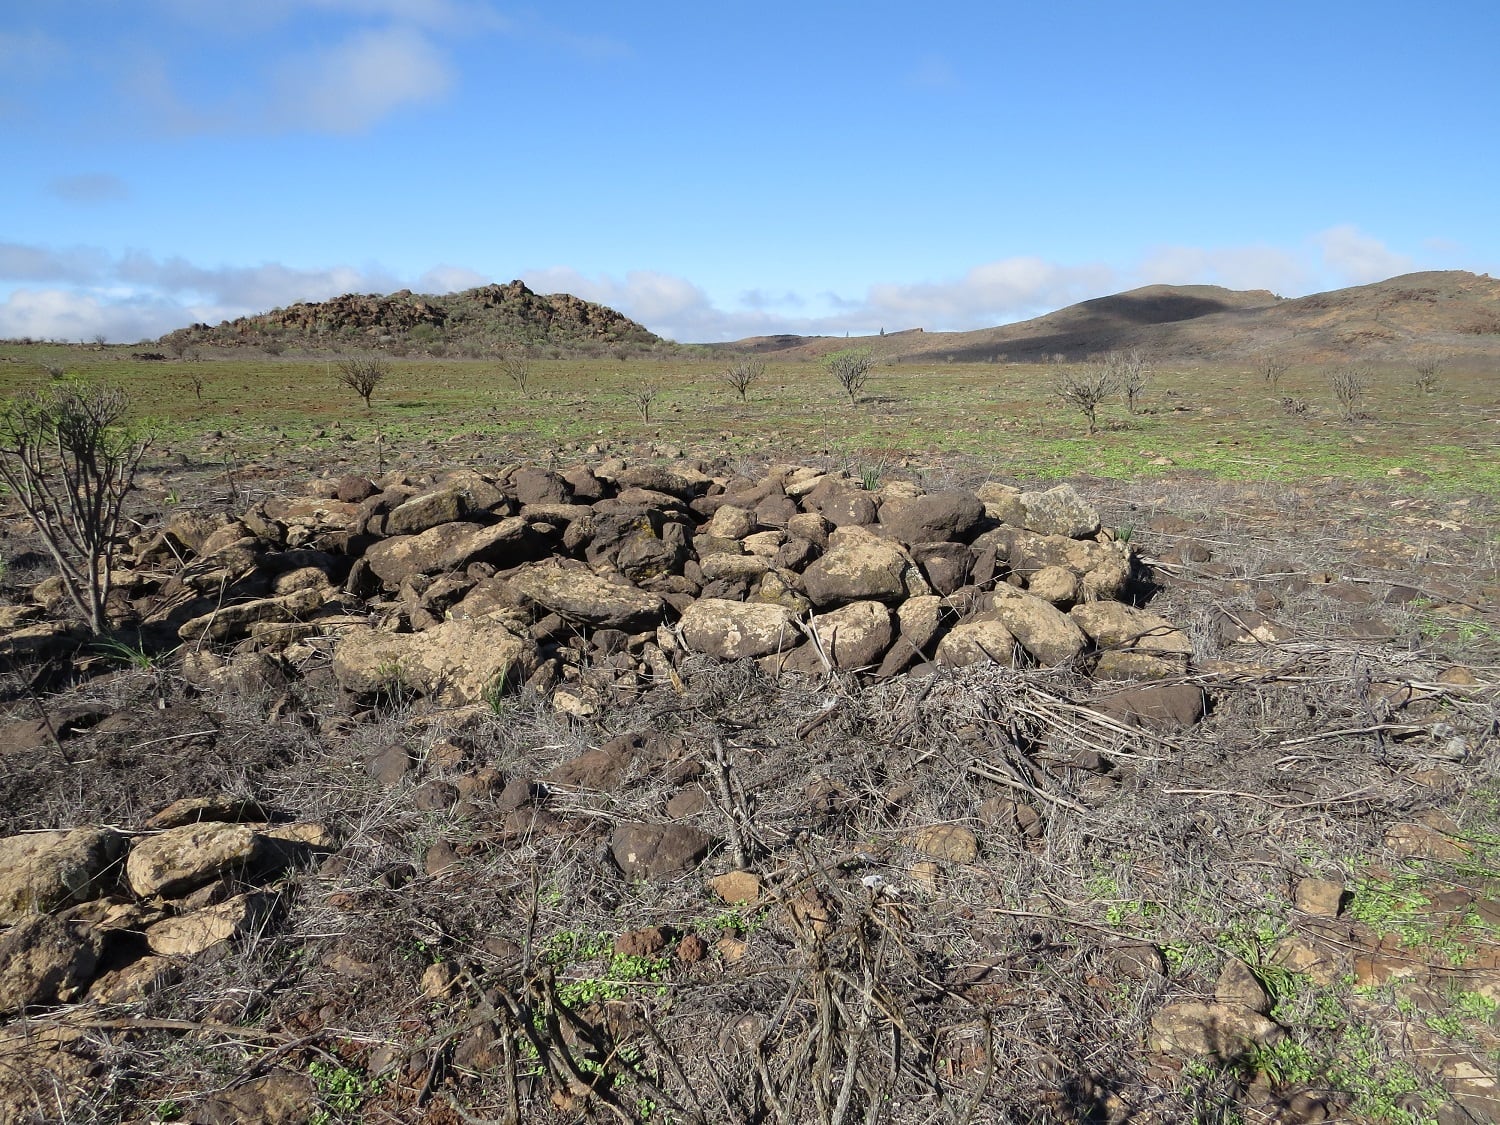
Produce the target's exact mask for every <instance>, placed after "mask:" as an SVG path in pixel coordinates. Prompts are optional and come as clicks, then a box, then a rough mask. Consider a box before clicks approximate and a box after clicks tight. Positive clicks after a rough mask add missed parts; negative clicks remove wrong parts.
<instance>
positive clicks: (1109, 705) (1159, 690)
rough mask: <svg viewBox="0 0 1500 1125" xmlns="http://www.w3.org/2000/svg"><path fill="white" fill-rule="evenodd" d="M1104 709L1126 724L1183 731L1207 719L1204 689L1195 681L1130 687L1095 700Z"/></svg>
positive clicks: (1112, 716)
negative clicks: (1193, 683) (1191, 682)
mask: <svg viewBox="0 0 1500 1125" xmlns="http://www.w3.org/2000/svg"><path fill="white" fill-rule="evenodd" d="M1093 707H1094V710H1096V711H1100V712H1102V713H1104V714H1106V715H1108V716H1110V717H1111V718H1113V719H1115V720H1117V721H1118V722H1121V723H1124V724H1125V725H1126V726H1138V727H1144V728H1146V729H1147V730H1158V731H1170V730H1183V729H1186V728H1187V727H1190V726H1192V725H1193V724H1194V723H1196V722H1198V721H1199V720H1200V719H1202V718H1203V713H1204V707H1205V700H1204V696H1203V689H1202V688H1200V687H1195V686H1194V685H1192V684H1161V685H1155V684H1153V685H1151V686H1149V687H1138V688H1130V689H1129V690H1127V691H1120V692H1116V693H1115V694H1114V695H1110V696H1106V697H1105V698H1104V699H1099V700H1095V701H1094V704H1093Z"/></svg>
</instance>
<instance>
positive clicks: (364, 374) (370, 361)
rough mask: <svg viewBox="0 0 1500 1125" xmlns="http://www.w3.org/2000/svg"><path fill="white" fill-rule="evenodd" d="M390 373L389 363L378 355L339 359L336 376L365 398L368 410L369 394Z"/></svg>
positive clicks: (373, 391)
mask: <svg viewBox="0 0 1500 1125" xmlns="http://www.w3.org/2000/svg"><path fill="white" fill-rule="evenodd" d="M390 373H391V365H390V364H389V363H387V362H386V361H385V360H384V359H382V358H381V357H380V356H364V357H349V358H346V359H341V360H339V365H338V374H337V376H336V377H337V379H338V381H339V382H340V383H342V384H343V385H344V386H346V387H348V388H349V389H350V390H351V391H353V392H354V393H355V394H357V395H359V397H360V398H362V399H364V400H365V409H366V410H368V409H369V408H370V396H371V395H373V394H374V393H375V388H376V387H378V386H380V384H381V382H382V381H383V380H384V379H385V377H386V376H387V375H389V374H390Z"/></svg>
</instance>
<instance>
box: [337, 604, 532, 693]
mask: <svg viewBox="0 0 1500 1125" xmlns="http://www.w3.org/2000/svg"><path fill="white" fill-rule="evenodd" d="M536 660H537V650H536V645H535V644H534V643H533V642H532V641H530V640H523V639H522V638H520V637H518V636H516V635H515V634H514V633H512V632H511V631H510V630H508V629H506V628H505V627H504V626H503V625H500V624H498V623H496V622H494V621H490V620H483V619H481V620H465V621H445V622H443V623H442V624H441V625H438V626H436V627H435V628H432V629H428V630H426V631H424V632H421V633H388V632H384V631H381V630H377V629H357V630H352V631H350V632H348V633H345V634H344V635H343V636H342V637H341V638H340V639H339V642H338V645H337V647H335V649H334V652H333V674H334V678H335V679H337V680H338V683H339V686H340V687H342V688H343V689H344V690H345V691H349V692H354V693H355V694H366V693H369V692H375V691H386V692H401V691H406V692H412V693H416V694H420V695H431V696H436V697H437V699H438V700H439V701H441V702H444V703H450V704H465V703H483V702H486V701H487V700H489V699H492V698H493V697H494V695H495V693H497V692H500V691H504V690H507V689H508V688H509V687H510V686H511V685H513V684H519V683H521V682H522V681H524V680H525V678H526V677H527V676H529V675H530V674H531V673H532V671H534V670H535V668H536Z"/></svg>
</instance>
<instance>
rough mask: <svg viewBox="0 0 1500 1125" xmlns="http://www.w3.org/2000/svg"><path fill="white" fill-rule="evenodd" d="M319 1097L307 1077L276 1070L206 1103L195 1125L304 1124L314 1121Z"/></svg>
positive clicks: (214, 1097)
mask: <svg viewBox="0 0 1500 1125" xmlns="http://www.w3.org/2000/svg"><path fill="white" fill-rule="evenodd" d="M317 1104H318V1095H317V1090H316V1089H314V1087H313V1082H312V1079H311V1078H309V1077H308V1076H307V1075H306V1074H297V1073H293V1072H291V1071H286V1070H275V1071H272V1072H271V1073H270V1074H267V1075H264V1076H262V1077H260V1078H254V1079H251V1080H250V1081H249V1082H246V1083H245V1084H244V1085H242V1086H235V1087H234V1088H233V1089H230V1090H226V1091H224V1092H223V1093H220V1094H214V1095H213V1096H212V1097H210V1098H208V1099H207V1100H206V1101H204V1103H203V1105H202V1107H201V1108H200V1109H198V1110H197V1112H196V1113H195V1114H194V1115H193V1123H194V1125H242V1123H243V1122H247V1121H254V1122H257V1123H258V1125H302V1123H303V1122H305V1121H310V1120H312V1118H313V1115H314V1111H315V1110H316V1109H317Z"/></svg>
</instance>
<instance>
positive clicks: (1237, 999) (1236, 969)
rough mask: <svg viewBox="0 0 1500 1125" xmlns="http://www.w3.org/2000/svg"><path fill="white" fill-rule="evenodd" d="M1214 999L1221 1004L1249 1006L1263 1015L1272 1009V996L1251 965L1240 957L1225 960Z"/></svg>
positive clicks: (1216, 985) (1215, 986)
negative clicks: (1262, 984) (1257, 977)
mask: <svg viewBox="0 0 1500 1125" xmlns="http://www.w3.org/2000/svg"><path fill="white" fill-rule="evenodd" d="M1214 999H1215V1000H1217V1001H1218V1002H1219V1003H1220V1004H1227V1005H1230V1006H1231V1007H1233V1006H1236V1005H1237V1006H1239V1007H1243V1008H1249V1009H1250V1010H1251V1011H1252V1012H1259V1013H1260V1014H1261V1015H1266V1014H1267V1013H1269V1012H1270V1010H1271V998H1270V996H1269V995H1267V993H1266V990H1265V989H1264V988H1263V987H1262V986H1261V983H1260V981H1259V980H1258V979H1256V976H1255V974H1254V973H1253V972H1251V971H1250V966H1249V965H1247V964H1245V962H1243V961H1241V960H1240V959H1239V958H1238V957H1231V958H1229V960H1227V961H1225V962H1224V968H1223V969H1221V970H1220V971H1219V979H1218V981H1217V982H1216V983H1215V984H1214Z"/></svg>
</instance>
